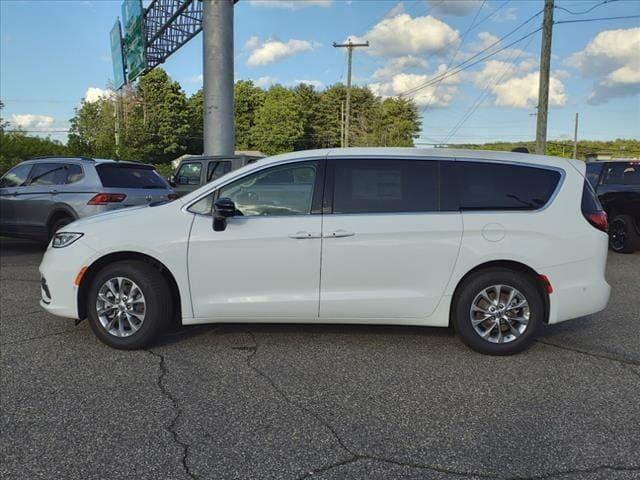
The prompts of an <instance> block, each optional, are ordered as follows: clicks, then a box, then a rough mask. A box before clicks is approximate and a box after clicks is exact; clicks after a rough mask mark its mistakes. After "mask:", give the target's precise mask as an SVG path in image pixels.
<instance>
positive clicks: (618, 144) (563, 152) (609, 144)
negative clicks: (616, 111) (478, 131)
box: [448, 138, 640, 160]
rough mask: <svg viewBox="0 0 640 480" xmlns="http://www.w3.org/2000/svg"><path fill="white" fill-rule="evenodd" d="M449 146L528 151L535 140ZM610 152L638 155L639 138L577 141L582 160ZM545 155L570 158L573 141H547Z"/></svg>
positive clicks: (630, 155)
mask: <svg viewBox="0 0 640 480" xmlns="http://www.w3.org/2000/svg"><path fill="white" fill-rule="evenodd" d="M448 146H449V148H469V149H473V150H503V151H504V150H506V151H510V150H512V149H513V148H516V147H527V148H528V149H529V151H530V152H534V151H535V149H536V142H535V141H533V140H532V141H530V142H492V143H484V144H455V145H453V144H450V145H448ZM593 152H600V153H610V154H613V155H615V156H619V157H627V156H628V157H640V140H633V139H624V138H618V139H616V140H608V141H598V140H580V141H578V158H579V159H581V160H584V156H585V154H587V153H593ZM547 155H554V156H556V157H565V158H571V157H572V156H573V142H572V141H569V140H549V141H547Z"/></svg>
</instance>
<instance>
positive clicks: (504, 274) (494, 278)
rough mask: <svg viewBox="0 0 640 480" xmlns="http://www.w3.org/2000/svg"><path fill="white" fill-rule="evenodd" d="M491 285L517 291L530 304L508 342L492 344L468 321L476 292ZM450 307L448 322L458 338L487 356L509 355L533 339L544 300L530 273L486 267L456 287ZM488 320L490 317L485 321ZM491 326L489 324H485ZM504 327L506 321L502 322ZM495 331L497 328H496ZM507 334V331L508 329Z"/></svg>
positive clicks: (539, 323) (539, 321)
mask: <svg viewBox="0 0 640 480" xmlns="http://www.w3.org/2000/svg"><path fill="white" fill-rule="evenodd" d="M493 285H504V286H508V287H511V288H515V289H516V290H518V291H519V292H520V293H521V294H522V295H524V297H525V298H526V300H527V302H528V304H529V321H528V323H527V325H526V328H525V329H524V331H523V332H522V333H521V334H520V336H519V337H517V338H515V339H514V340H512V341H509V342H507V343H492V342H490V341H488V340H485V339H483V338H482V337H481V336H480V334H479V333H478V332H476V330H475V329H474V327H473V325H472V322H471V313H470V311H471V306H472V304H473V301H474V299H475V298H476V296H477V295H479V294H480V292H482V291H483V290H484V289H486V288H489V287H491V286H493ZM453 302H454V303H453V306H452V308H451V316H452V318H451V323H452V326H453V327H454V329H455V331H456V333H457V334H458V336H459V337H460V338H461V340H462V341H463V342H464V343H465V344H466V345H467V346H469V347H470V348H472V349H473V350H475V351H476V352H480V353H484V354H487V355H512V354H515V353H518V352H521V351H523V350H524V349H525V348H527V347H528V346H529V345H530V344H531V342H533V340H534V339H535V337H536V335H537V332H538V329H539V328H540V326H541V325H542V324H543V323H544V312H545V310H544V301H543V298H542V295H541V293H540V291H539V290H538V288H537V287H536V284H535V279H534V278H532V276H531V275H527V274H525V273H521V272H518V271H515V270H510V269H507V268H499V267H495V268H488V269H486V270H481V271H478V272H476V273H474V274H472V275H471V276H469V277H468V278H467V279H465V280H464V281H463V283H462V284H461V285H460V287H459V288H458V291H457V293H456V295H455V297H454V299H453ZM488 322H490V320H488ZM488 325H489V326H491V323H488ZM504 325H505V326H504V328H505V329H506V328H507V327H506V323H504ZM496 333H497V330H496ZM506 333H509V332H508V331H507V332H506Z"/></svg>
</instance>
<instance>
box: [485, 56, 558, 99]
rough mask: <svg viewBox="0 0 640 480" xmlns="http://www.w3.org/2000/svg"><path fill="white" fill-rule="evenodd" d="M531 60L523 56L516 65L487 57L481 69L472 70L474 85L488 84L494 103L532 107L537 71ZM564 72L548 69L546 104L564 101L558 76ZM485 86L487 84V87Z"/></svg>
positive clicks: (536, 84)
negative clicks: (547, 98)
mask: <svg viewBox="0 0 640 480" xmlns="http://www.w3.org/2000/svg"><path fill="white" fill-rule="evenodd" d="M536 67H537V65H536V62H534V61H532V60H524V61H522V62H520V63H519V64H517V65H512V64H511V63H509V62H502V61H500V60H490V61H488V62H487V63H486V64H485V65H484V67H483V68H482V70H480V71H479V72H476V73H475V74H473V82H474V84H475V85H476V87H478V88H481V89H484V88H488V90H489V92H490V93H491V94H493V95H494V101H493V103H494V105H497V106H499V107H510V108H535V106H536V105H537V104H538V87H539V84H538V82H539V79H540V75H539V72H537V71H535V69H536ZM566 77H567V72H566V71H564V70H560V71H558V72H551V76H550V80H549V105H550V106H552V107H560V106H563V105H565V104H566V103H567V95H566V93H565V87H564V84H563V83H562V79H563V78H566ZM487 86H488V87H487Z"/></svg>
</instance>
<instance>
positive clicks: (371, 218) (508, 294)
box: [40, 148, 610, 355]
mask: <svg viewBox="0 0 640 480" xmlns="http://www.w3.org/2000/svg"><path fill="white" fill-rule="evenodd" d="M584 173H585V165H584V163H583V162H580V161H575V160H566V159H561V158H554V157H545V156H538V155H528V154H520V153H511V152H488V151H471V150H469V151H468V150H449V149H413V148H409V149H404V148H351V149H332V150H313V151H305V152H295V153H291V154H285V155H278V156H274V157H270V158H265V159H262V160H259V161H257V162H256V163H253V164H251V165H248V166H246V167H243V168H241V169H239V170H236V171H233V172H231V173H229V174H228V175H225V176H223V177H221V178H220V179H218V180H216V181H214V182H212V183H210V184H208V185H205V186H203V187H202V188H200V189H198V190H196V191H195V192H192V193H190V194H188V195H186V196H184V197H182V198H180V199H179V200H175V201H173V202H170V203H164V204H160V205H155V206H153V205H152V206H149V207H141V208H135V209H134V208H130V209H126V210H122V211H117V212H109V213H105V214H101V215H97V216H94V217H90V218H86V219H82V220H79V221H77V222H74V223H72V224H70V225H68V226H66V227H65V228H63V229H62V230H61V231H60V232H58V233H57V234H56V235H55V237H54V238H53V240H52V242H51V244H50V246H49V248H48V250H47V252H46V253H45V255H44V258H43V260H42V264H41V265H40V273H41V276H42V285H41V286H42V288H41V290H42V301H41V305H42V306H43V307H44V308H45V309H46V310H47V311H49V312H51V313H52V314H55V315H59V316H63V317H70V318H75V319H84V318H87V319H88V320H89V322H90V324H91V328H92V329H93V331H94V332H95V334H96V335H97V336H98V338H99V339H100V340H102V341H103V342H105V343H106V344H108V345H111V346H112V347H116V348H122V349H135V348H142V347H144V346H146V345H148V344H149V343H150V342H151V341H152V340H153V339H154V338H155V337H156V336H157V335H158V334H159V333H160V332H161V331H162V330H163V328H165V326H167V324H169V323H170V322H172V321H178V322H181V323H182V324H184V325H192V324H199V323H211V322H225V323H229V322H238V323H240V322H251V323H253V322H278V323H281V322H294V323H306V322H313V323H350V324H387V325H428V326H441V327H446V326H448V325H452V326H453V327H454V328H455V330H456V332H457V333H458V335H459V336H460V337H461V339H462V340H463V341H464V342H465V343H466V344H467V345H469V346H470V347H471V348H473V349H475V350H477V351H479V352H482V353H488V354H494V355H505V354H511V353H516V352H519V351H521V350H522V349H523V348H525V347H526V346H527V345H528V344H530V343H531V342H532V340H533V339H534V338H535V335H536V331H537V330H538V328H539V327H540V326H541V325H542V324H544V323H548V324H554V323H558V322H561V321H564V320H568V319H571V318H576V317H581V316H583V315H588V314H590V313H594V312H597V311H600V310H602V309H603V308H604V307H605V306H606V304H607V301H608V299H609V292H610V287H609V285H608V284H607V282H606V281H605V277H604V273H605V264H606V258H607V234H606V230H607V218H606V214H604V212H603V211H602V209H601V208H600V205H599V203H598V200H597V199H596V198H595V196H594V194H593V191H592V190H591V187H590V186H589V184H588V182H586V181H585V178H584Z"/></svg>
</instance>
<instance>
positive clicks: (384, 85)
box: [369, 64, 460, 107]
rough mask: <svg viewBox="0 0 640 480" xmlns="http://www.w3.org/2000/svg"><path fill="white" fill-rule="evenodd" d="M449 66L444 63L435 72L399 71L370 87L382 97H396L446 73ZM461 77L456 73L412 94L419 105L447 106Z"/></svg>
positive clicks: (411, 96)
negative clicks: (437, 83)
mask: <svg viewBox="0 0 640 480" xmlns="http://www.w3.org/2000/svg"><path fill="white" fill-rule="evenodd" d="M446 69H447V67H446V65H444V64H441V65H439V66H438V68H437V70H436V71H435V72H434V73H433V74H423V75H420V74H415V73H398V74H396V75H393V76H391V77H390V78H388V79H387V80H386V81H383V82H377V83H371V84H369V87H370V88H371V90H372V91H373V93H375V94H376V95H380V96H381V97H394V96H398V95H400V94H403V93H405V92H407V91H408V90H411V89H414V88H416V87H422V86H423V85H424V84H425V83H427V82H429V81H430V80H433V79H434V78H436V77H438V76H439V75H441V74H443V73H445V71H446ZM458 83H460V79H459V78H458V76H456V75H454V76H451V77H447V78H445V79H443V80H442V82H441V83H440V85H439V86H437V85H431V86H429V87H424V88H421V89H420V90H418V91H417V92H415V94H412V95H410V98H411V99H413V101H415V102H416V104H417V105H420V106H423V105H429V106H431V107H447V106H448V105H449V104H450V103H451V101H452V100H453V97H454V96H455V94H456V92H457V90H458V87H457V85H458Z"/></svg>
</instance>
